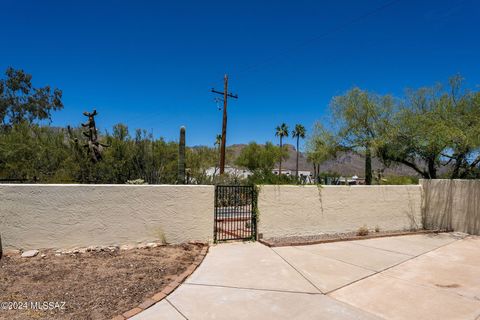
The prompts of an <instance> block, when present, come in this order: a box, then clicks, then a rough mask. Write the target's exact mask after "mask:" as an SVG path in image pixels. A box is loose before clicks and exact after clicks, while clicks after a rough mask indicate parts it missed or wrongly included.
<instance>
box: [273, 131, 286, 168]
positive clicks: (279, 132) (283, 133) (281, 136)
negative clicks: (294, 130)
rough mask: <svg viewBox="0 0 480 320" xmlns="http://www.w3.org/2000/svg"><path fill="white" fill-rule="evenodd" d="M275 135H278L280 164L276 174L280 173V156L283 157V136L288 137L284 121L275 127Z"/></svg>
mask: <svg viewBox="0 0 480 320" xmlns="http://www.w3.org/2000/svg"><path fill="white" fill-rule="evenodd" d="M275 130H276V132H275V136H277V137H280V165H279V167H278V175H279V176H280V175H281V174H282V158H283V154H282V152H283V137H288V126H287V125H286V124H285V123H282V124H281V125H279V126H277V127H276V128H275Z"/></svg>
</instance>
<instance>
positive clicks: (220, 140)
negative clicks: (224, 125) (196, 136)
mask: <svg viewBox="0 0 480 320" xmlns="http://www.w3.org/2000/svg"><path fill="white" fill-rule="evenodd" d="M221 143H222V135H221V134H217V136H216V137H215V143H214V145H215V146H216V147H217V148H218V147H219V146H220V144H221Z"/></svg>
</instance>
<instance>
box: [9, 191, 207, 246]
mask: <svg viewBox="0 0 480 320" xmlns="http://www.w3.org/2000/svg"><path fill="white" fill-rule="evenodd" d="M213 203H214V187H213V186H182V185H38V184H36V185H21V184H20V185H18V184H12V185H9V184H7V185H0V233H1V235H2V240H3V246H4V248H22V249H28V248H69V247H77V246H89V245H113V244H127V243H137V242H141V241H152V240H161V239H162V238H163V237H164V238H165V239H166V241H167V242H168V243H180V242H184V241H189V240H201V241H207V240H209V239H211V238H212V237H213V212H214V208H213Z"/></svg>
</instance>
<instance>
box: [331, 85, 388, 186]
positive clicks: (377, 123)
mask: <svg viewBox="0 0 480 320" xmlns="http://www.w3.org/2000/svg"><path fill="white" fill-rule="evenodd" d="M331 108H332V111H333V116H334V119H335V120H336V122H337V124H338V125H339V132H338V133H339V137H340V143H341V144H342V145H343V147H345V148H348V149H351V150H354V151H357V152H363V153H364V154H365V183H366V184H371V183H372V154H373V153H374V152H375V150H376V147H377V144H378V140H379V139H381V137H382V136H383V134H384V132H385V129H386V128H387V126H388V124H389V121H390V118H391V115H392V111H393V108H394V100H393V98H392V97H390V96H379V95H375V94H371V93H369V92H367V91H363V90H361V89H359V88H353V89H351V90H350V91H348V92H347V93H346V94H344V95H342V96H337V97H334V98H333V100H332V102H331Z"/></svg>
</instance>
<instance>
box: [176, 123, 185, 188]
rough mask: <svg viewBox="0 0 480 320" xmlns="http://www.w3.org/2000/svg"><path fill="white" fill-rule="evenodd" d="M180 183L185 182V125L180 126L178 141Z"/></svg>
mask: <svg viewBox="0 0 480 320" xmlns="http://www.w3.org/2000/svg"><path fill="white" fill-rule="evenodd" d="M177 180H178V181H177V183H178V184H185V127H181V128H180V141H179V143H178V178H177Z"/></svg>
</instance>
